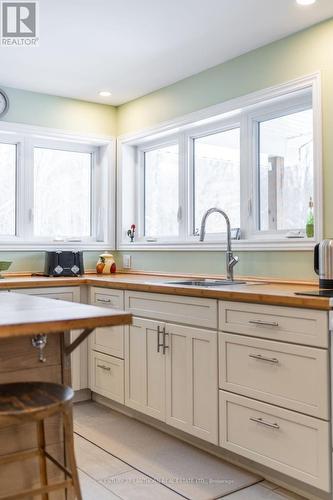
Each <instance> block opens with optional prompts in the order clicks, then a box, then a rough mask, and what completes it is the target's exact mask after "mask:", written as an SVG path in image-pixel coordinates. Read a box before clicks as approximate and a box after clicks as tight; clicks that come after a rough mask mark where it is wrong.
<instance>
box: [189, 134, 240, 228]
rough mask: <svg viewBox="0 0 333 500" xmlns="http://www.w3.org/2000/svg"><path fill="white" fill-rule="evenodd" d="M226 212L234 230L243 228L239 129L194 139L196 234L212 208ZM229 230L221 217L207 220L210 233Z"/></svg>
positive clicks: (215, 215)
mask: <svg viewBox="0 0 333 500" xmlns="http://www.w3.org/2000/svg"><path fill="white" fill-rule="evenodd" d="M212 207H217V208H221V209H222V210H224V211H225V212H226V213H227V215H228V216H229V218H230V222H231V226H232V227H233V228H236V227H240V130H239V128H236V129H232V130H227V131H225V132H219V133H217V134H211V135H208V136H205V137H200V138H198V139H194V232H196V230H197V229H199V228H200V224H201V219H202V216H203V215H204V213H205V211H206V210H208V209H209V208H212ZM221 231H225V223H224V221H223V219H222V217H221V216H220V215H219V214H212V215H211V216H210V217H209V218H208V219H207V232H210V233H217V232H221Z"/></svg>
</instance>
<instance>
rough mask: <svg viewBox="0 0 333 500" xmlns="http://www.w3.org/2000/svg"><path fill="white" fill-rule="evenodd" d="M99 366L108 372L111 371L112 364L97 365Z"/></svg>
mask: <svg viewBox="0 0 333 500" xmlns="http://www.w3.org/2000/svg"><path fill="white" fill-rule="evenodd" d="M97 368H102V370H105V371H107V372H110V371H111V368H110V366H105V365H97Z"/></svg>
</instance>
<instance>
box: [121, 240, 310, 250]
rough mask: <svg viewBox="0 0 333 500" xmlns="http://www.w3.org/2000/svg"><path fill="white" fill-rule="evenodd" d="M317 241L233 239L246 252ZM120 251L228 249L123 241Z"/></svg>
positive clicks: (301, 246) (216, 244) (307, 245)
mask: <svg viewBox="0 0 333 500" xmlns="http://www.w3.org/2000/svg"><path fill="white" fill-rule="evenodd" d="M315 244H316V241H315V240H314V239H304V238H302V239H292V240H291V239H288V238H284V239H279V240H277V239H276V240H273V239H271V240H259V239H255V240H233V241H232V242H231V245H232V249H233V250H238V251H242V252H243V251H244V252H251V251H252V252H254V251H255V252H258V251H272V252H274V251H297V252H299V251H313V248H314V245H315ZM117 250H119V251H130V250H132V251H148V250H149V251H154V250H155V251H163V250H168V251H170V250H172V251H193V252H198V251H206V252H207V251H211V252H215V251H219V250H226V243H224V242H207V241H206V242H203V243H199V242H194V243H193V242H179V243H176V242H171V243H158V242H156V243H145V242H134V243H122V244H120V245H119V246H118V247H117Z"/></svg>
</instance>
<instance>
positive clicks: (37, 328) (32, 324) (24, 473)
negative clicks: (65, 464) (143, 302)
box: [0, 292, 131, 500]
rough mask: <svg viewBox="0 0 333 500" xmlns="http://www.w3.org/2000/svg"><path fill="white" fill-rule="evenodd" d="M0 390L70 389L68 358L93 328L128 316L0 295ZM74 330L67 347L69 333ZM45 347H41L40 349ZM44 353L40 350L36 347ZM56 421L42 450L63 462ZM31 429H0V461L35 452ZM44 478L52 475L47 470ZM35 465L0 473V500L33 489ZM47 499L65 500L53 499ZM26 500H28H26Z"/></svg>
mask: <svg viewBox="0 0 333 500" xmlns="http://www.w3.org/2000/svg"><path fill="white" fill-rule="evenodd" d="M0 312H1V314H0V384H2V383H9V382H19V381H44V382H57V383H63V384H66V385H71V368H70V355H71V353H72V352H73V350H75V349H76V348H77V347H78V346H79V344H80V343H81V342H82V341H83V340H85V339H86V338H87V337H88V335H89V334H90V333H91V332H92V331H93V330H94V329H95V328H97V327H105V326H115V325H125V324H130V323H131V314H129V313H126V312H123V311H119V310H112V309H105V308H100V307H95V306H89V305H84V304H77V303H70V302H64V301H55V300H52V299H45V298H40V297H34V296H29V295H24V294H20V293H8V292H1V293H0ZM73 330H75V331H76V332H77V331H78V330H79V331H80V334H79V335H76V336H75V337H76V338H75V340H74V341H73V342H72V343H71V331H73ZM45 341H46V344H45ZM43 344H45V347H44V348H43V349H42V350H40V349H39V346H43ZM60 424H61V422H60V421H59V417H56V418H55V417H53V418H50V419H48V420H47V421H46V441H47V444H48V450H49V451H50V452H52V454H53V455H54V456H55V457H57V458H58V459H59V460H60V461H63V458H64V453H63V445H62V442H63V436H62V427H61V425H60ZM35 436H36V432H35V429H34V425H33V424H25V425H20V426H10V427H8V426H7V427H1V428H0V456H1V455H4V454H7V453H11V452H15V451H18V450H28V449H30V448H33V447H34V446H35V444H36V443H35ZM48 473H49V477H50V479H51V480H54V479H58V474H59V473H58V471H56V469H55V467H54V466H52V464H49V470H48ZM37 478H38V461H37V460H33V459H32V460H26V461H24V462H22V463H19V464H17V463H15V464H8V465H5V466H1V468H0V498H1V497H3V496H5V495H9V494H13V493H15V492H18V491H22V490H24V489H26V488H29V487H32V486H37V485H38V481H37ZM51 497H52V499H58V498H59V499H63V498H65V496H64V494H63V493H59V494H58V493H57V494H56V493H53V494H52V496H51ZM27 500H28V499H27Z"/></svg>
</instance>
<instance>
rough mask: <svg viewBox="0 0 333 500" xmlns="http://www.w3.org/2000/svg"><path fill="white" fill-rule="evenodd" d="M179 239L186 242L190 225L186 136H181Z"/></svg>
mask: <svg viewBox="0 0 333 500" xmlns="http://www.w3.org/2000/svg"><path fill="white" fill-rule="evenodd" d="M178 147H179V201H178V205H179V210H180V214H179V215H180V220H179V239H180V240H181V241H184V240H185V239H186V236H187V232H188V229H187V225H188V222H187V221H188V215H187V213H188V189H187V186H188V147H187V141H186V137H185V134H180V136H179V142H178Z"/></svg>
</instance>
